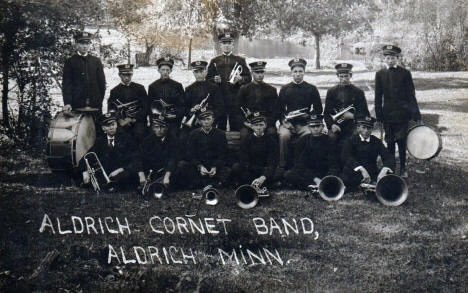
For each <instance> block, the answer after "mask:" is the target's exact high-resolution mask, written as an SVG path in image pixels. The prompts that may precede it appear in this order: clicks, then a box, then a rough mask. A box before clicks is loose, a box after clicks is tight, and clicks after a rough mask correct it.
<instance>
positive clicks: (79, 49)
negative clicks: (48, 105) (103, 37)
mask: <svg viewBox="0 0 468 293" xmlns="http://www.w3.org/2000/svg"><path fill="white" fill-rule="evenodd" d="M90 46H91V34H90V33H88V32H81V33H79V34H78V35H76V36H75V48H76V53H75V54H74V55H73V56H71V57H70V58H68V59H67V61H65V65H64V67H63V80H62V96H63V104H64V106H63V111H65V112H70V111H72V110H77V109H80V108H85V107H91V108H95V109H97V112H98V113H101V112H102V101H103V100H104V93H105V91H106V78H105V76H104V69H103V66H102V63H101V60H99V58H97V57H94V56H91V55H90V54H89V52H88V51H89V49H90Z"/></svg>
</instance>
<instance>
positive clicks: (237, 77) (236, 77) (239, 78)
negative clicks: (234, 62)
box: [233, 75, 242, 84]
mask: <svg viewBox="0 0 468 293" xmlns="http://www.w3.org/2000/svg"><path fill="white" fill-rule="evenodd" d="M240 81H242V76H240V75H236V76H235V77H234V81H233V84H236V83H238V82H240Z"/></svg>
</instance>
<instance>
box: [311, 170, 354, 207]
mask: <svg viewBox="0 0 468 293" xmlns="http://www.w3.org/2000/svg"><path fill="white" fill-rule="evenodd" d="M308 188H309V190H310V191H312V192H313V193H318V195H320V197H321V198H323V199H324V200H326V201H337V200H339V199H340V198H342V197H343V195H344V193H345V185H344V183H343V180H341V178H340V177H337V176H333V175H328V176H325V177H323V179H322V180H321V181H320V184H318V185H309V186H308Z"/></svg>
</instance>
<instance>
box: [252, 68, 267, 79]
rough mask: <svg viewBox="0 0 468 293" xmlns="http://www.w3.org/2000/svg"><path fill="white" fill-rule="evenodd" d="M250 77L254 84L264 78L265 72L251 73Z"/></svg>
mask: <svg viewBox="0 0 468 293" xmlns="http://www.w3.org/2000/svg"><path fill="white" fill-rule="evenodd" d="M252 76H253V79H254V81H255V82H262V81H263V78H264V77H265V71H263V70H262V71H252Z"/></svg>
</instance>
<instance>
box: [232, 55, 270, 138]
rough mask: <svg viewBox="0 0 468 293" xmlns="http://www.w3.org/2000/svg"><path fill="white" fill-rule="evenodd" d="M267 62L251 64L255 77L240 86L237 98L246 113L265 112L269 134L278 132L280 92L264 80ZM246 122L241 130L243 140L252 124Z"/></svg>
mask: <svg viewBox="0 0 468 293" xmlns="http://www.w3.org/2000/svg"><path fill="white" fill-rule="evenodd" d="M266 64H267V63H266V62H265V61H256V62H252V63H250V64H249V66H250V69H251V70H252V76H253V79H252V82H250V83H248V84H246V85H244V86H242V87H241V88H240V90H239V93H238V94H237V100H238V102H239V107H240V109H241V111H243V112H244V111H245V115H249V114H253V113H255V112H260V113H264V114H263V115H265V118H266V127H267V129H266V132H267V134H274V133H276V126H275V122H276V120H277V119H278V93H277V92H276V89H275V88H274V87H272V86H271V85H269V84H267V83H265V82H263V78H264V77H265V67H266ZM243 114H244V113H243ZM245 123H246V124H244V127H242V128H241V130H240V137H241V140H243V139H244V138H245V137H246V136H247V135H248V134H249V132H250V129H251V125H249V124H248V122H245Z"/></svg>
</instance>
